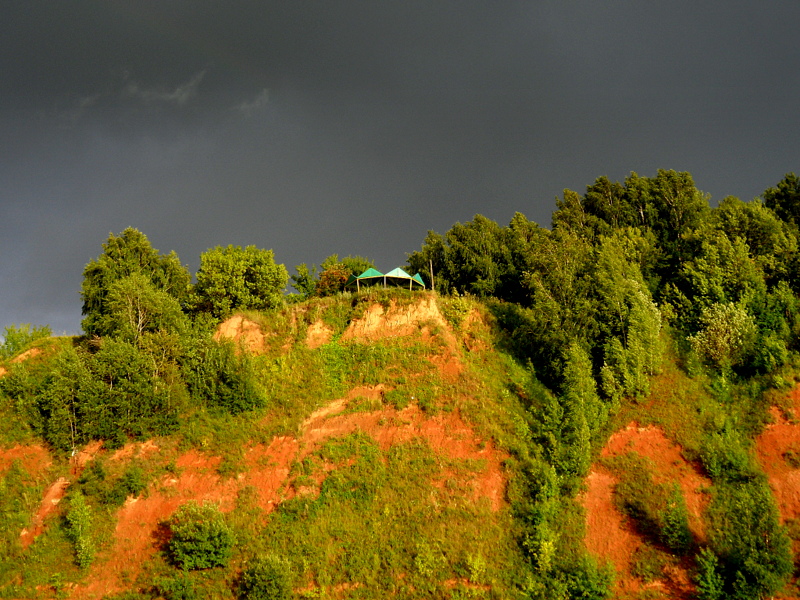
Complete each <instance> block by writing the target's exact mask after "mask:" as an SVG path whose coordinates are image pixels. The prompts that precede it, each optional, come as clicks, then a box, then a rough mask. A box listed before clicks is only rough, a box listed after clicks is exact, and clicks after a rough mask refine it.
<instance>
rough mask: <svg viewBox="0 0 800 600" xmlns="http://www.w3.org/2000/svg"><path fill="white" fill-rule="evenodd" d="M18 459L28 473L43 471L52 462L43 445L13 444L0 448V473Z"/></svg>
mask: <svg viewBox="0 0 800 600" xmlns="http://www.w3.org/2000/svg"><path fill="white" fill-rule="evenodd" d="M15 460H18V461H19V462H20V465H21V466H22V468H23V469H25V471H27V472H28V473H38V472H39V471H43V470H44V469H46V468H47V467H48V466H50V464H51V463H52V458H51V457H50V452H49V451H48V450H47V448H45V447H44V446H40V445H38V444H37V445H34V446H19V445H17V446H13V447H11V448H8V449H6V450H0V475H3V474H4V473H5V472H6V471H7V470H8V469H9V468H10V467H11V465H12V463H13V462H14V461H15Z"/></svg>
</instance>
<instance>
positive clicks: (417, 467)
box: [0, 293, 524, 598]
mask: <svg viewBox="0 0 800 600" xmlns="http://www.w3.org/2000/svg"><path fill="white" fill-rule="evenodd" d="M360 300H361V301H358V302H357V301H355V300H353V301H350V300H343V301H338V300H319V301H313V302H311V303H308V304H305V305H298V306H294V307H291V308H289V309H286V310H284V311H281V312H277V313H274V314H269V315H250V316H251V317H252V318H253V319H255V320H257V321H258V322H259V323H260V325H261V328H262V331H263V332H264V333H265V334H266V341H265V350H264V353H263V354H261V355H259V356H257V357H255V358H254V360H255V361H256V367H257V369H258V371H259V373H260V375H261V382H262V384H263V386H264V388H265V391H266V393H267V396H268V398H269V401H268V404H267V406H266V407H265V408H264V409H262V410H260V411H258V412H256V413H248V414H246V415H241V416H238V417H230V416H227V415H224V414H219V413H213V412H211V411H208V410H205V409H202V408H197V409H194V410H193V411H192V412H191V414H188V415H187V416H186V419H185V421H184V424H183V426H182V428H181V431H180V432H179V433H178V434H177V435H175V436H173V437H171V438H169V439H160V440H155V443H156V445H157V446H158V448H159V451H158V452H157V453H155V454H154V455H153V454H151V455H148V456H147V457H146V458H136V457H135V456H134V457H131V458H127V459H123V460H110V452H109V453H104V452H101V453H100V455H98V459H99V460H101V462H102V464H103V469H102V470H103V471H104V477H103V478H101V479H100V480H98V479H97V478H95V479H92V478H91V477H88V476H87V475H86V473H87V472H84V479H85V480H86V481H84V483H83V484H80V483H77V482H75V481H74V480H75V479H76V478H75V476H72V477H71V479H72V480H73V484H72V485H71V487H70V488H69V490H68V494H67V498H66V499H65V501H64V502H62V506H64V507H65V508H64V509H63V510H68V508H66V507H68V505H69V494H70V493H75V492H76V490H77V489H78V487H79V486H80V487H82V489H83V492H84V493H85V494H87V497H88V500H89V504H90V506H91V508H92V513H93V525H92V539H93V543H94V546H95V548H96V554H95V560H94V566H93V567H90V568H89V569H88V570H81V569H79V568H78V567H76V566H75V564H74V556H73V551H72V546H71V544H70V543H69V541H68V540H67V538H66V535H65V532H64V528H63V527H62V526H60V520H59V518H58V517H54V518H51V519H50V521H49V522H48V526H47V527H46V528H45V530H44V533H43V534H42V535H40V536H39V537H38V538H37V540H36V541H35V542H34V543H33V545H32V546H31V547H30V548H28V549H27V550H22V548H21V547H20V546H19V541H18V537H17V536H18V532H19V530H20V528H21V526H25V525H27V524H29V523H26V520H27V521H28V522H29V521H30V519H31V515H32V514H33V512H35V507H36V504H37V500H36V499H37V498H41V494H42V491H43V489H44V487H45V486H46V484H47V483H48V482H50V481H53V480H54V479H55V478H56V477H57V476H59V475H65V476H68V477H70V473H69V470H70V465H69V464H68V462H67V458H66V457H59V456H54V457H53V462H52V464H51V465H50V466H48V467H46V468H44V469H42V470H40V472H38V473H35V474H25V473H24V469H23V470H22V471H23V472H21V471H20V470H19V469H11V470H7V471H6V472H4V473H3V475H4V479H3V482H4V483H3V487H2V490H3V491H4V493H3V496H2V500H0V502H2V503H3V508H4V517H3V522H2V530H3V535H4V538H5V539H6V541H7V544H6V549H5V550H4V551H3V553H4V556H3V559H2V561H0V562H2V564H3V566H2V568H0V595H3V596H6V597H50V596H53V595H54V594H58V593H61V594H65V593H67V594H69V595H72V596H73V597H81V596H92V595H94V594H97V593H98V592H96V591H95V590H93V588H92V587H91V580H92V579H93V578H95V577H99V576H100V574H101V573H102V571H103V565H104V564H111V562H110V561H111V555H112V554H113V553H114V552H115V551H117V550H118V545H115V544H116V542H115V538H114V535H115V534H114V530H115V526H116V524H117V520H118V515H119V514H121V512H120V511H121V509H120V508H119V507H118V506H117V505H116V504H115V503H114V502H115V501H112V500H109V499H110V498H112V497H113V496H114V493H113V490H114V487H115V486H117V487H120V485H121V484H120V482H121V481H122V480H123V479H122V478H123V476H125V475H126V474H128V478H129V479H130V472H131V471H134V472H135V476H136V477H138V478H139V479H140V480H143V481H144V483H147V484H148V487H146V488H145V491H144V492H143V494H144V495H145V496H147V495H148V494H150V495H154V494H158V493H163V492H164V489H163V484H162V482H163V481H164V478H165V477H170V476H171V474H175V473H176V472H177V473H180V468H176V464H180V460H181V456H183V455H185V452H186V451H187V450H189V449H191V448H195V449H198V450H199V451H201V453H202V454H203V455H204V456H207V457H218V458H219V460H214V461H213V462H212V464H214V465H216V469H217V472H216V473H214V474H213V476H214V477H217V478H218V479H219V480H220V481H222V482H224V481H225V480H226V478H233V479H235V478H236V477H237V476H239V475H240V474H241V472H242V471H243V470H246V468H247V467H245V466H243V461H242V456H243V452H244V449H245V448H248V447H251V446H252V445H254V444H258V443H267V444H268V443H270V442H271V441H272V440H273V439H274V438H275V436H281V435H289V436H298V435H299V431H300V429H301V425H302V423H303V421H304V420H305V419H306V418H308V416H309V415H310V414H311V413H312V411H314V410H315V409H319V408H320V407H323V406H326V405H327V404H329V403H330V402H331V401H333V400H335V399H337V398H344V397H346V396H347V395H348V392H350V390H352V389H354V388H357V387H359V386H366V387H370V386H378V385H380V386H382V387H383V389H384V390H385V391H384V393H383V394H381V395H380V396H379V397H378V398H372V399H367V398H360V397H358V396H357V397H355V398H354V399H353V400H352V401H351V402H350V403H349V405H348V408H347V412H350V413H357V412H365V413H376V412H379V411H387V414H389V413H391V414H397V411H398V410H401V409H403V408H404V407H406V406H407V405H409V404H415V405H417V406H418V407H419V408H420V409H421V410H422V412H423V418H424V419H426V420H428V421H433V420H435V419H437V418H439V417H443V416H447V415H459V416H460V418H463V420H464V421H465V422H466V423H467V424H469V425H470V426H471V428H472V430H473V433H472V435H473V436H474V440H475V443H476V444H489V445H490V446H491V447H492V448H493V449H494V450H496V451H497V452H499V453H502V454H503V455H513V454H515V453H518V452H519V451H524V431H523V428H522V427H520V424H521V423H522V422H523V421H522V418H523V408H522V407H521V406H519V405H518V403H517V401H516V397H515V396H513V395H512V394H509V393H508V391H507V389H508V385H507V383H508V373H509V371H510V370H513V369H515V368H516V367H515V366H514V365H513V364H512V363H511V361H510V360H509V359H508V358H507V357H504V356H502V355H499V354H497V353H495V352H494V351H493V350H492V339H491V336H492V334H491V331H490V329H489V328H488V327H487V326H486V325H485V322H484V320H485V318H486V317H485V315H483V314H482V313H475V314H478V315H479V316H478V318H477V319H474V318H471V319H465V317H467V315H468V312H469V311H470V310H471V309H472V308H473V307H472V306H471V305H469V304H465V303H463V302H458V301H447V300H443V301H441V307H442V309H443V312H444V313H445V315H447V317H448V318H449V321H448V322H447V323H445V322H444V321H441V320H439V319H437V318H432V319H430V320H428V321H422V322H419V323H417V325H416V326H415V327H414V328H413V331H411V332H410V334H409V335H401V336H398V337H376V338H375V339H372V340H370V341H369V342H365V341H363V340H346V339H343V338H342V337H341V336H342V333H343V332H344V330H345V329H346V327H347V325H348V323H350V322H351V321H352V320H353V319H354V318H358V317H359V316H362V315H363V314H364V312H365V310H367V309H368V308H369V307H370V306H374V304H375V303H378V304H381V305H383V306H384V307H386V308H388V307H389V306H390V302H393V303H394V305H400V306H402V305H404V304H410V303H413V302H416V301H417V300H418V296H411V295H408V294H402V293H400V294H397V293H395V295H394V296H392V298H391V299H390V298H389V296H388V295H386V294H382V293H378V294H373V295H372V296H371V297H361V298H360ZM474 308H475V310H476V311H479V310H480V309H479V307H474ZM318 321H322V322H323V323H324V324H325V325H326V326H327V327H328V328H329V329H330V330H331V333H332V337H331V339H330V341H329V342H328V343H326V344H324V345H322V346H321V347H319V348H316V349H310V348H308V347H307V345H306V343H305V336H306V331H307V329H308V327H309V325H311V324H313V323H317V322H318ZM450 330H452V331H454V332H455V337H453V336H452V335H451V334H450V333H449V331H450ZM467 344H469V346H470V347H471V348H472V349H473V350H472V351H471V352H470V351H468V350H467ZM445 363H447V364H449V365H450V366H452V365H453V364H455V365H456V367H457V368H455V370H454V369H449V370H448V369H447V368H445V367H444V365H445ZM412 398H413V400H412ZM2 410H3V411H4V415H5V416H6V417H7V420H6V424H7V425H6V428H5V431H4V445H6V446H11V445H13V444H14V443H17V442H25V441H28V442H30V441H32V440H31V437H30V434H29V433H28V434H25V435H24V436H22V437H20V436H18V435H17V434H16V433H12V432H16V431H26V428H24V427H22V425H21V422H20V420H19V419H18V418H17V417H16V416H15V415H14V414H13V409H12V407H7V406H6V407H3V409H2ZM392 411H394V412H392ZM481 440H482V441H481ZM512 464H513V461H512ZM485 468H486V465H485V464H483V463H482V462H481V461H480V460H473V459H463V458H453V457H448V456H446V455H444V454H443V453H442V452H441V451H440V450H438V449H437V448H435V447H433V446H432V444H431V443H429V442H428V441H426V439H425V438H424V437H417V438H414V437H411V438H410V439H404V440H401V441H399V442H398V443H395V444H391V445H388V446H387V445H386V444H383V445H381V444H379V443H378V442H376V440H375V439H373V437H371V435H370V434H369V433H368V432H361V433H359V432H358V431H356V432H353V433H349V434H345V435H342V436H339V437H333V438H331V439H328V440H325V441H324V442H322V443H320V444H318V445H316V446H314V447H313V448H311V451H310V452H308V453H307V454H306V455H305V456H304V459H303V460H302V461H300V462H296V463H295V464H294V465H293V466H292V467H291V473H290V475H289V477H288V479H287V483H285V484H284V486H283V487H282V488H281V492H280V495H281V496H282V497H285V498H288V497H291V496H293V495H294V494H295V493H296V489H297V488H299V487H302V485H301V484H303V483H311V484H312V485H311V487H314V483H315V482H316V483H317V491H316V492H315V493H312V494H309V495H300V494H298V495H296V496H295V497H294V498H293V499H289V500H286V501H284V502H282V503H279V506H278V508H277V509H276V510H275V511H273V512H271V513H270V514H267V513H266V511H265V510H264V509H263V507H262V506H260V505H259V502H258V501H257V490H254V489H252V488H251V487H248V486H244V487H242V488H241V489H239V491H238V493H237V495H236V498H235V501H234V503H233V506H232V507H230V506H228V507H223V508H226V509H229V508H232V510H230V511H229V512H228V513H227V515H228V516H227V519H228V522H229V523H230V525H231V526H232V527H233V529H234V531H235V534H236V538H237V540H238V542H237V545H236V547H235V552H234V557H233V560H232V561H231V562H230V564H229V566H228V567H227V568H217V569H212V570H209V571H203V572H194V573H190V574H189V575H188V579H189V585H190V587H191V586H194V587H195V588H196V589H197V590H198V594H199V596H201V597H202V596H206V595H213V596H220V597H230V596H232V594H233V592H232V590H233V589H234V587H235V579H236V574H237V572H238V570H239V569H240V568H241V565H242V564H243V563H244V562H245V561H247V560H248V559H250V558H252V557H253V556H255V555H259V554H265V553H274V554H278V555H280V556H283V557H287V558H288V559H289V562H290V564H291V570H292V574H293V578H294V588H295V592H296V593H297V594H299V595H300V596H301V597H376V598H377V597H381V598H383V597H386V596H387V594H388V595H391V596H392V597H396V598H416V597H419V596H420V595H421V594H422V593H424V594H425V595H427V596H429V597H502V598H507V597H513V596H514V595H516V594H517V591H516V590H517V589H518V587H519V585H518V584H519V581H518V580H519V577H520V574H521V573H522V572H523V568H522V561H523V559H522V557H521V555H520V553H519V550H518V547H517V544H516V542H515V539H514V533H515V525H514V522H513V519H512V516H511V512H510V509H509V508H508V506H507V505H506V504H505V503H502V504H501V507H500V509H499V510H493V508H492V506H491V503H490V502H489V501H488V500H486V499H483V500H481V499H480V498H479V499H478V501H476V500H475V497H474V495H473V494H472V492H471V488H470V483H471V482H472V481H474V479H475V477H476V476H477V475H479V474H480V473H481V472H482V470H484V469H485ZM504 475H505V477H508V478H512V479H513V478H514V476H515V473H514V472H513V466H512V467H508V469H507V470H506V472H505V474H504ZM6 507H11V508H10V509H9V508H6ZM62 512H63V511H62ZM176 577H178V573H177V571H176V570H175V569H174V567H172V566H170V565H169V564H168V562H167V561H166V560H165V556H164V555H163V553H158V552H157V553H155V554H152V553H151V554H150V555H148V556H146V559H145V562H144V563H143V564H131V565H130V569H129V570H127V571H126V572H123V573H121V575H120V576H119V577H118V578H117V581H116V584H115V585H116V587H117V589H129V590H140V591H142V592H145V593H148V592H149V590H151V589H152V585H153V583H156V582H159V581H161V582H162V583H163V582H164V581H166V580H174V579H175V578H176ZM73 583H74V584H79V587H78V588H77V589H72V585H73ZM87 584H88V585H89V587H88V588H87V587H86V586H87ZM164 585H166V584H164ZM70 590H71V591H70Z"/></svg>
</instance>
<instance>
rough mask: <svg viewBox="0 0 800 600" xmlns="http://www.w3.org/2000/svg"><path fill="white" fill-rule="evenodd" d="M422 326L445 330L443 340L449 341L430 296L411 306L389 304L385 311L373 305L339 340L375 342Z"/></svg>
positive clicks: (443, 324)
mask: <svg viewBox="0 0 800 600" xmlns="http://www.w3.org/2000/svg"><path fill="white" fill-rule="evenodd" d="M426 323H431V324H434V325H439V326H441V327H442V331H445V332H446V333H445V337H446V338H447V339H448V342H449V341H450V338H452V337H453V336H452V334H451V333H450V332H449V327H448V325H447V321H446V320H445V318H444V317H443V316H442V313H441V312H440V311H439V307H438V306H437V305H436V298H435V297H434V296H432V295H427V296H420V300H418V301H417V302H414V303H413V304H406V305H403V306H400V305H398V304H397V303H396V302H394V301H392V303H391V305H390V306H389V309H388V310H386V309H384V307H383V306H382V305H380V304H377V303H376V304H373V305H372V306H370V307H369V308H368V309H367V311H366V312H365V313H364V316H363V317H360V318H358V319H353V320H352V321H351V322H350V325H348V326H347V329H346V330H345V332H344V333H343V334H342V339H344V340H349V339H356V340H365V341H368V340H376V339H381V338H386V337H398V336H407V335H412V334H413V333H415V332H416V331H419V330H420V328H421V327H423V326H424V325H425V324H426Z"/></svg>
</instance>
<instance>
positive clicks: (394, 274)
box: [386, 267, 411, 279]
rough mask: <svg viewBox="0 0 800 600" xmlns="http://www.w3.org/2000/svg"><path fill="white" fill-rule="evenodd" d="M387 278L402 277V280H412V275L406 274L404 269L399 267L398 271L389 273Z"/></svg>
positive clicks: (393, 270)
mask: <svg viewBox="0 0 800 600" xmlns="http://www.w3.org/2000/svg"><path fill="white" fill-rule="evenodd" d="M386 276H387V277H402V278H404V279H411V275H409V274H408V273H406V272H405V271H404V270H403V269H401V268H400V267H397V268H396V269H392V270H391V271H389V272H388V273H387V274H386Z"/></svg>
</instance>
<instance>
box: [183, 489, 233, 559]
mask: <svg viewBox="0 0 800 600" xmlns="http://www.w3.org/2000/svg"><path fill="white" fill-rule="evenodd" d="M169 528H170V531H171V532H172V538H171V539H170V541H169V547H168V552H169V556H170V558H171V560H172V562H173V563H174V564H175V565H176V566H178V567H180V568H182V569H184V570H193V569H209V568H212V567H217V566H225V565H226V564H227V563H228V560H229V559H230V557H231V548H232V546H233V542H234V538H233V532H232V531H231V529H230V527H228V524H227V523H226V522H225V518H224V516H223V515H222V513H221V512H220V510H219V507H218V506H217V505H216V504H211V503H203V504H197V503H196V502H194V501H191V502H189V503H188V504H184V505H183V506H181V507H180V508H179V509H178V510H177V512H176V513H175V514H174V515H173V516H172V518H171V519H170V520H169Z"/></svg>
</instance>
